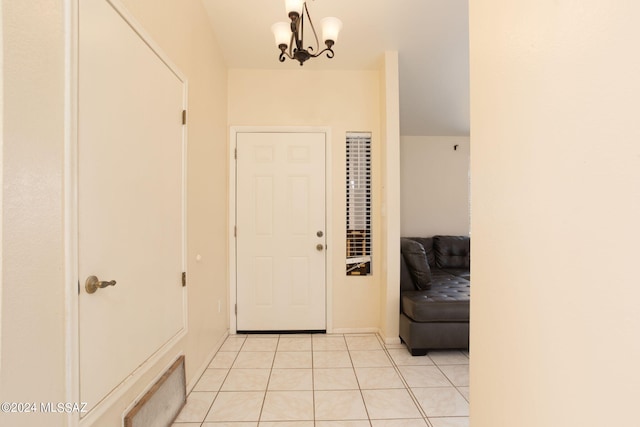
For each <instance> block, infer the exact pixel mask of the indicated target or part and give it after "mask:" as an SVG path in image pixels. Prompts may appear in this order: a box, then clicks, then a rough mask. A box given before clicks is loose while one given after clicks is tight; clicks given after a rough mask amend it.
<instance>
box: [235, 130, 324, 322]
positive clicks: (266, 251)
mask: <svg viewBox="0 0 640 427" xmlns="http://www.w3.org/2000/svg"><path fill="white" fill-rule="evenodd" d="M236 147H237V160H236V162H237V163H236V226H237V237H236V257H237V258H236V292H237V312H238V314H237V330H239V331H282V330H326V329H327V322H326V295H327V293H326V241H327V237H326V232H327V221H326V200H325V197H326V196H325V194H326V182H325V167H326V152H325V149H326V134H325V133H318V132H316V133H304V132H297V133H294V132H291V133H289V132H240V133H238V134H237V136H236Z"/></svg>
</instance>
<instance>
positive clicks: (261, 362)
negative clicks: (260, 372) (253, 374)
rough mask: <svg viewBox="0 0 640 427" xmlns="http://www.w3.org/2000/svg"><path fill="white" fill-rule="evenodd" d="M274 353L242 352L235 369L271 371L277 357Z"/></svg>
mask: <svg viewBox="0 0 640 427" xmlns="http://www.w3.org/2000/svg"><path fill="white" fill-rule="evenodd" d="M275 354H276V353H275V352H273V351H247V352H240V353H239V354H238V357H236V361H235V362H234V363H233V368H234V369H270V368H271V366H272V365H273V358H274V356H275Z"/></svg>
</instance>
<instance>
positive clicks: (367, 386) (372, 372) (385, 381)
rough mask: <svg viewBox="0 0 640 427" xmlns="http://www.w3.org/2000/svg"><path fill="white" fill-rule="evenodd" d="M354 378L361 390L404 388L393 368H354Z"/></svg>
mask: <svg viewBox="0 0 640 427" xmlns="http://www.w3.org/2000/svg"><path fill="white" fill-rule="evenodd" d="M356 376H357V377H358V383H359V384H360V388H361V389H362V390H373V389H385V388H405V386H404V383H403V382H402V380H401V379H400V376H399V375H398V373H397V372H396V370H395V369H394V368H388V367H387V368H356Z"/></svg>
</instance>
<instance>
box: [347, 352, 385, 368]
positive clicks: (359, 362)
mask: <svg viewBox="0 0 640 427" xmlns="http://www.w3.org/2000/svg"><path fill="white" fill-rule="evenodd" d="M349 354H350V355H351V361H352V362H353V366H354V367H356V368H377V367H385V366H393V365H392V363H391V360H390V359H389V356H387V353H386V352H384V351H383V350H350V351H349Z"/></svg>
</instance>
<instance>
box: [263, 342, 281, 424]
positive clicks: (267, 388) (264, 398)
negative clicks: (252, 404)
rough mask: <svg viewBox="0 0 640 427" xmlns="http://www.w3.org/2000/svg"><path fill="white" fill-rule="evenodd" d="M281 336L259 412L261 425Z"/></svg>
mask: <svg viewBox="0 0 640 427" xmlns="http://www.w3.org/2000/svg"><path fill="white" fill-rule="evenodd" d="M280 337H281V335H278V342H277V343H276V349H275V351H274V352H273V360H272V361H271V368H270V369H269V379H268V380H267V385H266V386H265V389H264V396H263V397H262V405H261V406H260V414H258V425H260V422H261V421H262V412H263V411H264V404H265V402H266V401H267V392H268V391H269V384H270V383H271V375H273V367H274V366H275V364H276V356H277V355H278V346H279V345H280Z"/></svg>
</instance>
